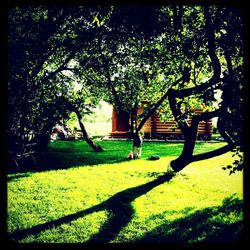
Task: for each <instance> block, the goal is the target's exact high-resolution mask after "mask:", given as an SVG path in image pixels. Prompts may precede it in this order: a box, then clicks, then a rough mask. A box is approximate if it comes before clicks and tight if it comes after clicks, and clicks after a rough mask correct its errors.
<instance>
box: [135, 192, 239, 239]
mask: <svg viewBox="0 0 250 250" xmlns="http://www.w3.org/2000/svg"><path fill="white" fill-rule="evenodd" d="M242 211H243V204H242V201H241V200H239V199H238V198H235V197H229V198H226V199H225V200H224V202H223V204H222V206H218V207H211V208H205V209H203V210H198V211H196V212H195V213H193V214H191V215H189V216H187V217H185V218H181V219H177V220H175V221H174V222H168V223H164V224H162V225H161V226H159V227H157V228H155V229H154V230H152V231H151V232H149V233H147V234H146V235H145V236H144V237H142V238H141V239H139V240H137V241H136V242H137V243H188V242H192V241H201V242H202V243H236V242H239V241H241V240H242V239H243V221H242V220H241V221H236V222H235V221H234V222H230V221H229V219H227V218H228V216H230V215H231V216H232V217H233V216H234V215H235V214H238V215H239V214H240V213H242Z"/></svg>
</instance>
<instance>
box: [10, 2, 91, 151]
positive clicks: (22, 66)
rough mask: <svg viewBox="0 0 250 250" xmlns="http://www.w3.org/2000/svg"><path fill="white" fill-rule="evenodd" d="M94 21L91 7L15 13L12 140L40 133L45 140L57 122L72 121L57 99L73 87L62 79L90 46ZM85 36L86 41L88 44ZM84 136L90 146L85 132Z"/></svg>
mask: <svg viewBox="0 0 250 250" xmlns="http://www.w3.org/2000/svg"><path fill="white" fill-rule="evenodd" d="M91 21H92V10H91V8H83V7H68V8H62V7H49V8H46V7H43V6H39V7H29V6H22V7H15V8H13V9H11V10H10V12H9V20H8V24H9V29H8V44H9V48H8V63H9V74H8V133H9V134H11V135H13V136H11V138H13V137H15V138H16V140H17V141H18V140H19V139H20V138H22V134H23V133H24V132H25V130H35V131H38V132H39V133H40V134H41V135H42V136H41V138H44V135H45V136H46V135H47V138H48V132H49V131H50V130H51V128H52V127H53V126H54V125H55V123H56V122H57V121H58V120H59V119H60V118H61V117H62V116H65V117H67V112H66V111H65V110H63V109H60V108H59V107H58V103H59V102H58V94H60V93H61V92H62V91H63V89H67V87H68V85H67V84H66V82H63V81H61V80H62V79H60V80H59V78H60V77H61V78H62V76H63V72H64V71H65V70H68V67H69V65H70V63H71V61H72V59H73V58H74V57H75V55H76V54H77V53H78V51H79V50H81V48H82V47H83V44H84V43H88V42H91V39H92V37H93V35H92V33H94V32H95V31H94V30H93V29H91ZM84 36H86V37H87V38H85V39H83V37H84ZM88 39H89V40H88ZM68 80H69V79H68ZM66 92H67V91H66ZM82 94H83V93H82ZM83 99H84V98H83ZM83 134H84V135H86V139H87V140H88V141H89V140H90V139H89V138H88V137H87V133H86V130H85V131H84V133H83ZM46 141H48V139H46ZM11 144H13V143H10V146H11Z"/></svg>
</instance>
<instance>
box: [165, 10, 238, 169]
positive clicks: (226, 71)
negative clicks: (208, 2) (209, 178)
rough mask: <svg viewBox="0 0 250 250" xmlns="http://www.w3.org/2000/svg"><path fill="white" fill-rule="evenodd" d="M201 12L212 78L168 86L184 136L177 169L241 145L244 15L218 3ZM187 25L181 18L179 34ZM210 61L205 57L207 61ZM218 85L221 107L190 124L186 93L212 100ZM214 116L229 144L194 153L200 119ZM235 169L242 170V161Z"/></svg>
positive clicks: (194, 119) (175, 163)
mask: <svg viewBox="0 0 250 250" xmlns="http://www.w3.org/2000/svg"><path fill="white" fill-rule="evenodd" d="M201 13H202V15H203V16H204V18H202V19H203V22H201V25H202V30H203V32H202V33H203V34H202V36H203V38H202V40H203V47H204V48H206V51H207V56H206V58H208V59H209V61H210V65H211V66H210V67H209V68H208V74H207V75H209V76H210V78H208V80H207V81H205V82H202V83H198V84H197V86H194V87H189V88H180V87H179V88H177V89H170V90H169V96H168V99H169V103H170V107H171V110H172V112H173V115H174V117H175V120H176V121H177V122H178V124H179V127H180V128H181V130H182V133H183V135H184V138H185V143H184V147H183V151H182V153H181V155H180V156H179V157H178V158H177V159H175V160H173V161H172V162H171V163H170V169H171V168H172V170H174V172H178V171H180V170H182V169H183V168H184V167H185V166H187V165H188V164H189V163H191V162H193V161H199V160H203V159H207V158H211V157H214V156H217V155H220V154H223V153H225V152H227V151H229V150H232V149H234V148H236V147H242V123H243V117H242V115H243V112H242V84H243V76H242V72H243V68H242V67H243V55H242V20H241V16H240V13H239V12H238V11H237V9H233V8H225V7H215V6H211V7H208V6H205V7H204V9H202V12H201ZM183 15H184V13H183ZM185 28H188V27H187V26H185V24H184V23H183V22H182V27H179V30H178V31H177V32H178V33H179V35H180V36H182V32H183V29H185ZM191 31H192V30H191ZM228 41H230V43H229V42H228ZM204 42H205V43H204ZM207 61H208V60H205V62H206V63H207ZM217 89H220V90H221V91H222V96H221V98H222V101H221V103H220V104H219V108H217V109H214V110H212V111H209V112H204V113H202V114H200V115H194V116H192V122H191V125H188V123H187V121H186V119H185V118H184V117H185V114H184V113H183V112H182V111H181V104H182V101H183V100H184V99H185V98H186V97H189V96H194V97H195V98H201V99H203V100H204V101H209V102H211V101H212V100H213V98H214V91H215V90H217ZM212 117H218V129H219V132H220V134H221V136H222V137H223V138H224V139H225V141H226V142H227V145H226V146H224V147H221V148H219V149H216V150H214V151H212V152H205V153H202V154H197V155H193V150H194V146H195V142H196V135H197V128H198V123H199V122H200V121H202V120H207V119H211V118H212ZM236 169H238V170H241V169H242V164H241V165H240V166H237V167H236Z"/></svg>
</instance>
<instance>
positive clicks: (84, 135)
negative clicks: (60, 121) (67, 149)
mask: <svg viewBox="0 0 250 250" xmlns="http://www.w3.org/2000/svg"><path fill="white" fill-rule="evenodd" d="M74 112H75V113H76V115H77V118H78V122H79V125H80V128H81V131H82V135H83V138H84V139H85V141H86V142H87V143H88V144H89V146H90V147H91V148H93V149H94V151H95V152H102V151H104V150H103V148H102V147H101V146H100V145H96V144H95V143H94V141H92V140H91V139H90V137H89V135H88V133H87V131H86V129H85V126H84V125H83V123H82V121H81V119H82V116H81V114H80V113H79V112H78V110H74Z"/></svg>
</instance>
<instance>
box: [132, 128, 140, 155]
mask: <svg viewBox="0 0 250 250" xmlns="http://www.w3.org/2000/svg"><path fill="white" fill-rule="evenodd" d="M141 153H142V136H141V133H140V132H139V131H136V132H135V133H134V134H133V159H138V158H140V157H141Z"/></svg>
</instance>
